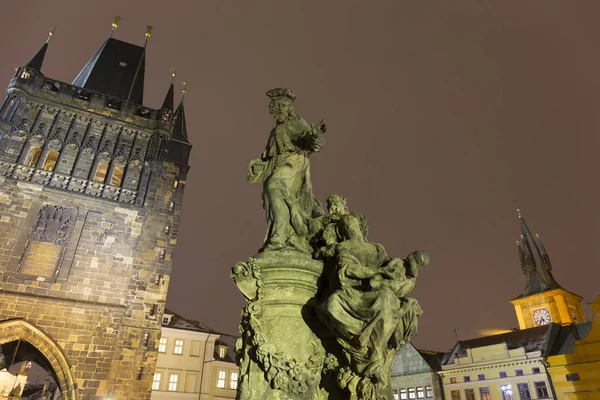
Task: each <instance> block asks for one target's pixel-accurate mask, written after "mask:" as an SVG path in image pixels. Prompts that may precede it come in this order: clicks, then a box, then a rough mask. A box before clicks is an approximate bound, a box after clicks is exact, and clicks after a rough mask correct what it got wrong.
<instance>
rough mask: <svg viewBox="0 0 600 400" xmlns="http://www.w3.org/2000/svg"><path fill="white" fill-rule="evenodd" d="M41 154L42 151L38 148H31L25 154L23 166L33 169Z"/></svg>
mask: <svg viewBox="0 0 600 400" xmlns="http://www.w3.org/2000/svg"><path fill="white" fill-rule="evenodd" d="M41 154H42V149H40V148H39V147H32V148H30V149H29V152H28V153H27V157H25V161H23V165H25V166H27V167H35V165H36V164H37V162H38V160H39V159H40V155H41Z"/></svg>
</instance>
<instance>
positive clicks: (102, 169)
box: [93, 163, 108, 183]
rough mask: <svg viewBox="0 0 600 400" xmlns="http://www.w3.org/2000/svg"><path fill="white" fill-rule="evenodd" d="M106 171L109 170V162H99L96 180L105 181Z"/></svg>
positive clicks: (95, 175)
mask: <svg viewBox="0 0 600 400" xmlns="http://www.w3.org/2000/svg"><path fill="white" fill-rule="evenodd" d="M106 171H108V164H107V163H99V164H98V166H97V167H96V173H95V174H94V179H93V180H94V182H99V183H103V182H104V180H105V179H106Z"/></svg>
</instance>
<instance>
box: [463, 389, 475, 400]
mask: <svg viewBox="0 0 600 400" xmlns="http://www.w3.org/2000/svg"><path fill="white" fill-rule="evenodd" d="M465 399H467V400H475V390H474V389H465Z"/></svg>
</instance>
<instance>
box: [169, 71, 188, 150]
mask: <svg viewBox="0 0 600 400" xmlns="http://www.w3.org/2000/svg"><path fill="white" fill-rule="evenodd" d="M182 84H183V89H181V102H180V103H179V106H178V107H177V110H176V111H175V125H174V126H173V134H172V135H171V139H172V140H177V141H179V142H183V143H190V142H189V140H188V137H187V124H186V122H185V107H184V106H183V100H184V99H185V94H186V93H187V82H183V83H182Z"/></svg>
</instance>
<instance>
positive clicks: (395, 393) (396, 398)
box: [392, 389, 399, 400]
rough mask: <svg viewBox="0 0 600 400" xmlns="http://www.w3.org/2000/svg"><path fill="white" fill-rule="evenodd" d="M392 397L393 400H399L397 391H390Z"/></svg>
mask: <svg viewBox="0 0 600 400" xmlns="http://www.w3.org/2000/svg"><path fill="white" fill-rule="evenodd" d="M392 396H394V400H399V398H398V389H394V390H392Z"/></svg>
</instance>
